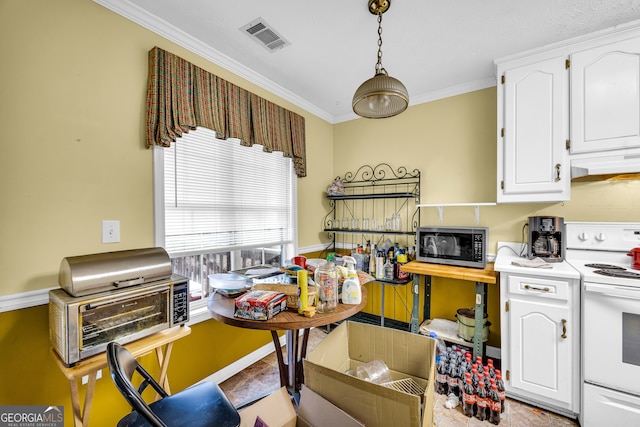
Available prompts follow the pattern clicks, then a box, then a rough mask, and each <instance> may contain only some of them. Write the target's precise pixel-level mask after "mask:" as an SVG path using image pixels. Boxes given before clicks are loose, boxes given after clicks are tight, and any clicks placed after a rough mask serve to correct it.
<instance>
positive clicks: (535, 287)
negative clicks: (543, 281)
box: [524, 285, 551, 292]
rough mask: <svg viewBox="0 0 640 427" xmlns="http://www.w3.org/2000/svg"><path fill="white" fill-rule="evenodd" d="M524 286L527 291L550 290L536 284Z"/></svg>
mask: <svg viewBox="0 0 640 427" xmlns="http://www.w3.org/2000/svg"><path fill="white" fill-rule="evenodd" d="M524 288H525V289H526V290H528V291H541V292H549V291H550V290H551V289H549V288H547V287H544V288H539V287H537V286H529V285H524Z"/></svg>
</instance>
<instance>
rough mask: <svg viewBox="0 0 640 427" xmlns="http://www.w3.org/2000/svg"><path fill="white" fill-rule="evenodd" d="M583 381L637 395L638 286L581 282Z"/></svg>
mask: <svg viewBox="0 0 640 427" xmlns="http://www.w3.org/2000/svg"><path fill="white" fill-rule="evenodd" d="M582 313H583V319H584V328H583V332H584V334H583V335H584V346H583V348H584V352H583V354H584V380H585V382H588V383H591V384H595V385H601V386H604V387H607V388H611V389H614V390H618V391H622V392H628V393H632V394H635V395H638V396H640V287H637V288H636V287H630V286H618V285H603V284H598V283H589V282H586V283H584V292H583V312H582Z"/></svg>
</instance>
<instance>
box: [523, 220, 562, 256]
mask: <svg viewBox="0 0 640 427" xmlns="http://www.w3.org/2000/svg"><path fill="white" fill-rule="evenodd" d="M563 234H564V219H563V218H561V217H558V216H530V217H529V248H528V249H527V255H528V257H529V259H533V258H541V259H543V260H545V261H547V262H562V260H563V259H564V252H565V247H566V244H565V241H564V236H563Z"/></svg>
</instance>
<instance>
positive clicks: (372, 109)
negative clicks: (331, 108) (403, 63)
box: [351, 0, 409, 119]
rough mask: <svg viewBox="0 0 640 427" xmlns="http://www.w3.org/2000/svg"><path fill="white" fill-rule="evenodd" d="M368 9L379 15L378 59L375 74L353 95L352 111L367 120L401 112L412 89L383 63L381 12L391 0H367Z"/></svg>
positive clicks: (405, 106) (407, 101)
mask: <svg viewBox="0 0 640 427" xmlns="http://www.w3.org/2000/svg"><path fill="white" fill-rule="evenodd" d="M367 3H368V7H369V12H371V13H372V14H374V15H377V16H378V62H377V63H376V74H375V75H374V76H373V77H372V78H370V79H369V80H367V81H365V82H364V83H362V84H361V85H360V87H359V88H358V90H356V93H355V95H353V101H352V103H351V106H352V107H353V111H354V112H355V113H356V114H357V115H359V116H361V117H366V118H368V119H383V118H385V117H392V116H395V115H398V114H400V113H402V112H403V111H404V110H406V109H407V106H408V105H409V92H407V88H406V87H404V85H403V84H402V83H401V82H400V80H398V79H394V78H393V77H391V76H390V75H388V74H387V70H385V69H384V67H383V66H382V14H383V13H384V12H386V11H387V10H388V9H389V6H391V0H368V2H367Z"/></svg>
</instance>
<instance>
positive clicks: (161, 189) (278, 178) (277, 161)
mask: <svg viewBox="0 0 640 427" xmlns="http://www.w3.org/2000/svg"><path fill="white" fill-rule="evenodd" d="M215 135H216V134H215V132H214V131H212V130H209V129H205V128H197V129H196V130H192V131H190V132H189V133H185V134H183V136H182V137H181V138H178V139H177V141H176V142H175V143H173V144H172V145H171V147H170V148H159V147H155V148H154V150H155V151H154V156H155V157H154V181H155V196H154V200H155V214H156V215H155V225H156V230H155V234H156V245H158V246H162V247H164V248H165V249H166V250H167V252H168V253H169V255H170V257H171V262H172V265H173V271H174V273H176V274H180V275H183V276H186V277H189V279H190V286H189V291H190V298H191V301H200V303H199V304H196V305H203V304H204V302H205V301H206V297H207V296H208V295H209V293H210V291H209V284H208V276H209V274H213V273H223V272H227V271H231V270H238V269H242V268H246V267H251V266H254V265H264V264H268V265H275V266H279V265H282V264H284V262H285V261H286V260H287V259H289V258H291V256H292V255H293V254H295V250H296V248H295V241H296V236H297V232H296V221H295V218H296V215H295V207H296V197H295V194H296V191H295V185H296V179H295V172H294V170H293V165H292V161H291V159H289V158H286V157H284V156H283V155H282V153H279V152H274V153H265V152H264V151H263V148H262V146H260V145H254V146H252V147H246V146H242V145H240V141H238V140H237V139H229V140H219V139H216V137H215ZM192 308H193V304H192Z"/></svg>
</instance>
